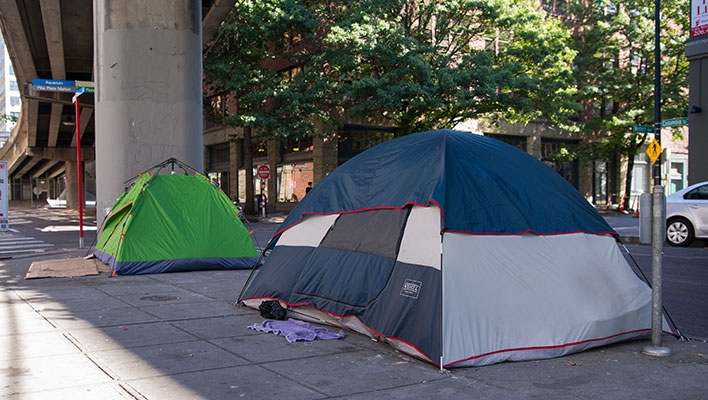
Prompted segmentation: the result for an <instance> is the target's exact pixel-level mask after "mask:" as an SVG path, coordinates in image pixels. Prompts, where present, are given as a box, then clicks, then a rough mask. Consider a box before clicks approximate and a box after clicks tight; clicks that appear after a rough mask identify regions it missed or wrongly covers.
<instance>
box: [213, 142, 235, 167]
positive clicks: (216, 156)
mask: <svg viewBox="0 0 708 400" xmlns="http://www.w3.org/2000/svg"><path fill="white" fill-rule="evenodd" d="M229 162H230V160H229V144H228V143H222V144H218V145H214V146H209V170H225V171H228V170H229Z"/></svg>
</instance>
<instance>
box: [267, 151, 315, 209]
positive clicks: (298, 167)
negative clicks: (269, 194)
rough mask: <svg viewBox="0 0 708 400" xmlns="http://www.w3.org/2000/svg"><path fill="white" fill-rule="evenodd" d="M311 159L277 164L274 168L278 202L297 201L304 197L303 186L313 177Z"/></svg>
mask: <svg viewBox="0 0 708 400" xmlns="http://www.w3.org/2000/svg"><path fill="white" fill-rule="evenodd" d="M312 166H313V164H312V161H309V162H304V163H296V164H285V165H279V166H278V167H277V168H276V179H277V181H276V185H277V188H276V189H277V191H278V202H281V203H291V202H298V201H300V200H302V198H303V197H305V188H306V187H307V183H308V182H312V179H313V177H314V175H313V170H312Z"/></svg>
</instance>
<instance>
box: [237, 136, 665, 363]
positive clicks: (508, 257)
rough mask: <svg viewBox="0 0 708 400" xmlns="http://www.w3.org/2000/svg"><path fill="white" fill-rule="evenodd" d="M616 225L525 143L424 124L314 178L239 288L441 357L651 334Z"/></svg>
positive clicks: (254, 301) (257, 299) (646, 303)
mask: <svg viewBox="0 0 708 400" xmlns="http://www.w3.org/2000/svg"><path fill="white" fill-rule="evenodd" d="M616 236H617V233H616V232H615V231H614V230H613V229H612V228H610V226H608V225H607V223H606V222H605V221H604V220H603V218H602V217H601V216H600V215H599V214H598V213H597V212H596V210H595V209H594V208H593V207H592V206H591V205H590V204H589V203H588V202H587V200H586V199H585V198H583V196H582V195H581V194H580V193H579V192H578V191H577V190H576V189H575V188H574V187H573V186H572V185H570V184H569V183H568V182H567V181H565V180H564V179H563V178H562V177H561V176H560V175H559V174H557V173H556V172H555V171H553V170H552V169H550V168H548V167H547V166H546V165H544V164H543V163H542V162H540V161H538V160H537V159H535V158H534V157H532V156H530V155H528V154H526V153H524V152H523V151H521V150H519V149H517V148H515V147H513V146H510V145H508V144H506V143H503V142H500V141H498V140H495V139H491V138H488V137H484V136H480V135H475V134H470V133H463V132H455V131H450V130H440V131H431V132H422V133H418V134H413V135H409V136H404V137H401V138H398V139H394V140H391V141H388V142H386V143H383V144H380V145H378V146H376V147H374V148H371V149H369V150H367V151H365V152H363V153H361V154H359V155H358V156H356V157H354V158H353V159H351V160H350V161H348V162H347V163H345V164H343V165H342V166H341V167H339V168H337V169H336V170H335V171H334V172H332V173H331V174H330V175H329V176H327V177H326V178H325V179H324V180H322V181H321V182H320V183H319V184H318V185H317V186H316V187H315V188H314V189H313V190H312V191H310V193H309V194H308V195H307V196H305V198H304V199H303V200H302V201H301V202H300V203H299V204H298V205H297V207H295V209H294V210H293V211H292V212H291V213H290V214H289V216H288V217H287V218H286V220H285V221H284V222H283V224H282V226H281V228H280V229H279V231H278V232H277V233H276V234H275V235H274V236H273V238H272V239H271V242H270V244H269V248H271V249H272V251H271V253H270V255H269V256H268V257H267V259H266V261H265V263H264V265H263V266H261V267H260V268H259V269H258V270H256V272H255V273H254V275H253V277H252V279H251V280H249V282H248V283H247V285H246V287H245V288H244V291H243V295H242V296H240V297H241V298H240V299H239V300H241V301H243V302H244V303H245V304H247V305H248V306H251V307H258V305H259V304H260V303H261V302H262V301H264V300H267V299H277V300H279V301H280V302H281V303H282V304H283V305H287V307H288V308H289V309H291V310H297V311H298V313H300V314H301V315H302V314H305V315H309V316H311V317H313V318H316V319H317V320H320V321H325V322H328V323H332V324H335V325H339V326H345V327H349V328H351V329H353V330H355V331H358V332H361V333H364V334H367V335H370V336H372V337H375V338H378V339H380V340H383V341H385V342H388V343H390V344H392V345H394V346H395V347H396V348H397V349H399V350H402V351H404V352H406V353H409V354H412V355H414V356H417V357H420V358H422V359H425V360H428V361H430V362H432V363H434V364H436V365H438V366H444V367H450V366H472V365H486V364H492V363H496V362H501V361H506V360H529V359H540V358H549V357H556V356H561V355H564V354H567V353H571V352H577V351H581V350H584V349H588V348H591V347H595V346H600V345H605V344H608V343H612V342H617V341H620V340H626V339H632V338H636V337H638V336H643V335H646V334H647V333H648V332H649V331H650V326H651V312H650V311H651V291H650V289H649V287H648V286H647V285H646V284H645V283H644V282H642V281H641V280H640V279H639V278H638V277H637V276H636V275H635V273H634V272H633V271H632V269H631V267H630V266H629V264H628V263H627V262H626V260H625V259H624V257H623V255H622V254H621V253H620V250H619V248H618V246H617V243H616Z"/></svg>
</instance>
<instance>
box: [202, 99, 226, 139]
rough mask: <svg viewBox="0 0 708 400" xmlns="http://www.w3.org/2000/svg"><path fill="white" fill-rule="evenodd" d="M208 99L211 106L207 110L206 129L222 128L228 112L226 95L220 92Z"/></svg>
mask: <svg viewBox="0 0 708 400" xmlns="http://www.w3.org/2000/svg"><path fill="white" fill-rule="evenodd" d="M208 100H209V108H208V109H207V110H206V118H204V123H205V129H206V130H209V129H214V128H220V127H221V126H222V125H223V123H224V117H225V116H226V114H227V113H228V108H227V106H226V96H225V95H223V94H220V95H216V96H211V97H209V98H208Z"/></svg>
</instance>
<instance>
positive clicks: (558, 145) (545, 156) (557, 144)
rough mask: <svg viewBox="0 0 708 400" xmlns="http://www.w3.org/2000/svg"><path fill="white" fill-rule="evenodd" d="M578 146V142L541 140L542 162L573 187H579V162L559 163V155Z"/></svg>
mask: <svg viewBox="0 0 708 400" xmlns="http://www.w3.org/2000/svg"><path fill="white" fill-rule="evenodd" d="M576 144H577V141H566V140H558V139H544V138H542V139H541V161H543V162H544V163H545V164H546V165H548V166H549V167H551V168H552V169H553V170H554V171H556V172H558V173H559V174H560V175H561V176H562V177H563V178H565V180H567V181H568V182H570V184H571V185H573V186H575V187H576V188H577V187H578V161H577V160H575V161H559V160H558V159H557V155H562V154H563V153H564V152H566V151H567V150H566V149H567V148H568V147H572V146H574V145H576Z"/></svg>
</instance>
